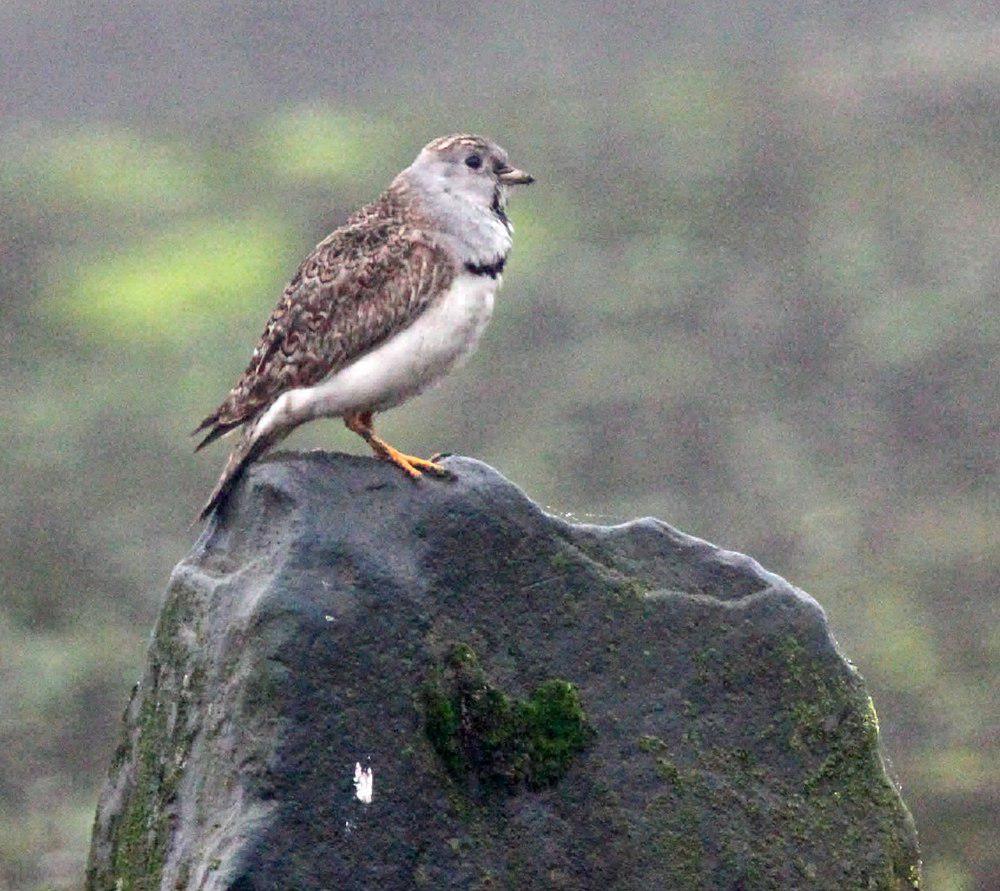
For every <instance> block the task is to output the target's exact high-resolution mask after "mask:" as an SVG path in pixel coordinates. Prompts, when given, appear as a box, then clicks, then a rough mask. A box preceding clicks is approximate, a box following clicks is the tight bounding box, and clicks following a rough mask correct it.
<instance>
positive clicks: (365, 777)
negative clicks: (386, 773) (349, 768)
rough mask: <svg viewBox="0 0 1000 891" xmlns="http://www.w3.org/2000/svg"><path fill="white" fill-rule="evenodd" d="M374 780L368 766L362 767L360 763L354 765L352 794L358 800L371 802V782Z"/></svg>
mask: <svg viewBox="0 0 1000 891" xmlns="http://www.w3.org/2000/svg"><path fill="white" fill-rule="evenodd" d="M374 780H375V778H374V777H373V776H372V769H371V768H370V767H362V766H361V764H360V763H358V764H355V765H354V794H355V795H356V796H357V798H358V801H361V802H363V803H364V804H371V803H372V783H373V782H374Z"/></svg>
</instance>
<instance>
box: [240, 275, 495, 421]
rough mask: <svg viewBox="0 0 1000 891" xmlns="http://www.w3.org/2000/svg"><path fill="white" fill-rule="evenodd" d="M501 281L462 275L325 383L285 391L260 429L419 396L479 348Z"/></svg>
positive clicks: (375, 408) (378, 408) (381, 406)
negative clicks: (411, 318)
mask: <svg viewBox="0 0 1000 891" xmlns="http://www.w3.org/2000/svg"><path fill="white" fill-rule="evenodd" d="M499 285H500V279H499V278H497V279H491V278H489V277H488V276H481V275H468V274H462V275H460V276H458V277H457V278H456V279H455V281H454V282H452V284H451V286H450V287H449V289H448V290H447V292H445V294H443V295H442V296H441V297H440V298H439V299H438V300H436V301H435V302H434V303H433V304H432V305H431V306H429V307H428V308H427V309H425V310H424V312H423V313H421V314H420V316H418V317H417V319H416V320H415V321H414V322H413V323H412V324H411V325H410V326H409V327H407V328H404V329H403V330H402V331H400V332H399V333H398V334H396V335H395V336H393V337H391V338H390V339H389V340H387V341H386V342H385V343H383V344H381V345H380V346H378V347H376V348H375V349H374V350H372V351H371V352H369V353H366V354H365V355H363V356H361V357H360V358H359V359H356V360H355V361H354V362H352V363H351V364H350V365H348V366H346V367H345V368H342V369H341V370H340V371H338V372H337V373H336V374H334V375H333V376H332V377H329V378H327V379H326V380H325V381H323V382H322V383H320V384H317V385H316V386H314V387H305V388H302V389H298V390H292V391H291V392H289V393H286V394H284V395H283V396H282V397H281V398H280V399H278V400H277V401H276V402H275V404H274V405H273V406H271V408H270V409H269V410H268V411H267V413H266V415H265V416H264V417H263V418H262V419H261V421H260V423H259V424H258V430H261V431H263V430H266V429H269V427H270V426H271V425H272V424H274V423H278V424H280V425H282V426H284V425H285V424H287V423H289V422H291V423H292V424H297V423H301V422H302V421H305V420H309V419H311V418H318V417H341V416H343V415H344V414H347V413H348V412H352V411H375V412H377V411H384V410H385V409H387V408H392V407H393V406H395V405H399V404H400V403H402V402H404V401H406V400H407V399H409V398H410V397H412V396H415V395H416V394H417V393H419V392H420V391H421V390H424V389H426V388H427V387H429V386H431V385H432V384H434V383H436V382H437V381H438V380H440V379H441V378H442V377H443V376H444V375H445V374H447V373H448V372H449V371H450V370H451V369H452V368H454V367H455V366H456V365H457V364H458V363H459V362H461V361H462V360H463V359H464V358H465V357H466V356H468V354H469V353H470V352H471V351H472V350H473V349H475V347H476V344H477V343H478V342H479V338H480V337H481V336H482V333H483V331H484V329H485V328H486V324H487V322H489V320H490V316H491V315H492V314H493V296H494V294H495V293H496V290H497V288H498V287H499Z"/></svg>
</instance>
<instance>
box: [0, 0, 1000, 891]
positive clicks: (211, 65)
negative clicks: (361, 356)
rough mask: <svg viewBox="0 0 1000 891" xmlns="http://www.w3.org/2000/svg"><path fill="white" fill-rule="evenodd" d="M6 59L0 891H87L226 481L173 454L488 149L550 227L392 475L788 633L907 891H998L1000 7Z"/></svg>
mask: <svg viewBox="0 0 1000 891" xmlns="http://www.w3.org/2000/svg"><path fill="white" fill-rule="evenodd" d="M0 35H2V36H0V78H2V82H0V86H2V88H3V89H2V91H0V114H2V115H3V119H2V122H0V208H2V217H0V321H2V325H0V337H2V349H0V437H2V446H3V460H2V465H0V466H2V480H0V483H2V484H0V519H2V523H3V527H2V528H3V530H4V535H3V537H2V541H0V563H2V577H0V584H2V589H0V889H41V888H58V889H63V888H73V887H76V886H77V884H78V882H79V879H80V876H81V871H82V863H83V859H84V857H85V854H86V847H87V840H88V833H89V828H90V823H91V820H92V817H93V811H94V807H95V803H96V796H97V791H98V789H99V787H100V784H101V783H102V781H103V778H104V775H105V771H106V769H107V765H108V762H109V757H110V754H111V748H112V745H113V741H114V739H115V737H116V734H117V732H118V722H119V718H120V714H121V711H122V708H123V707H124V704H125V701H126V698H127V695H128V691H129V689H130V687H131V685H132V684H133V683H134V682H135V681H136V680H137V678H138V676H139V673H140V667H141V665H142V662H143V658H144V649H145V646H146V641H147V636H148V633H149V630H150V628H151V626H152V622H153V620H154V618H155V615H156V611H157V606H158V603H159V600H160V597H161V592H162V591H163V588H164V585H165V582H166V579H167V576H168V573H169V571H170V568H171V566H172V565H173V564H174V563H175V562H176V561H177V560H179V559H180V558H181V557H183V555H184V554H185V552H186V550H187V548H188V547H189V546H190V544H191V542H192V540H193V537H194V534H193V533H191V532H189V531H188V523H189V521H190V519H191V517H192V516H193V515H194V513H195V511H196V509H197V508H198V507H199V506H200V504H201V502H202V501H203V499H204V496H205V495H206V493H207V491H208V490H209V488H210V487H211V484H212V483H213V482H214V480H215V477H216V475H217V473H218V471H219V470H220V467H221V465H222V463H223V460H224V450H223V449H218V448H217V449H215V450H213V451H210V452H208V453H207V454H199V455H198V456H197V457H195V456H193V455H192V454H191V445H192V442H191V440H189V438H188V436H187V434H188V431H189V430H190V429H191V428H192V427H194V425H195V423H196V422H197V421H198V420H200V418H202V417H203V416H204V415H205V414H206V413H207V411H208V410H209V409H211V408H213V407H214V406H215V405H216V403H217V402H218V401H219V400H220V398H221V397H222V395H223V394H224V393H225V392H226V391H227V390H228V388H229V386H230V385H231V384H232V383H233V381H234V379H235V377H236V375H237V374H238V373H239V372H240V371H241V370H242V368H243V366H244V364H245V362H246V360H247V359H248V356H249V353H250V350H251V349H252V347H253V345H254V343H255V341H256V337H257V336H258V334H259V332H260V329H261V328H262V326H263V322H264V320H265V318H266V316H267V314H268V313H269V311H270V309H271V308H272V306H273V304H274V302H275V301H276V299H277V296H278V294H279V292H280V289H281V287H282V286H283V284H284V282H285V281H286V280H287V278H288V277H289V276H290V275H291V273H292V272H293V271H294V269H295V267H296V265H297V263H298V261H299V259H300V258H301V257H302V256H303V255H304V254H305V253H306V252H307V251H308V250H309V249H310V248H311V247H312V246H313V244H314V243H315V242H316V241H318V240H319V239H320V238H321V237H322V236H323V235H324V234H325V233H326V232H328V231H329V230H330V229H331V228H333V227H334V226H335V225H337V224H339V223H340V222H342V221H343V219H344V218H345V217H346V216H347V215H348V213H350V212H351V211H352V210H353V209H354V208H355V207H356V206H357V205H358V204H360V203H362V202H363V201H366V200H369V199H370V198H372V197H374V196H375V195H376V194H377V193H378V191H379V190H380V189H381V188H382V187H383V186H384V185H385V184H387V182H388V180H389V179H390V178H391V176H392V175H393V174H394V173H395V172H396V171H397V170H399V169H400V168H401V167H403V166H405V164H407V163H408V162H409V161H410V160H411V159H412V157H413V156H414V155H415V154H416V152H417V150H418V149H419V148H420V147H421V146H422V145H423V144H424V143H425V142H427V141H428V140H429V139H431V138H432V137H434V136H437V135H441V134H444V133H448V132H452V131H456V130H470V129H471V130H476V131H482V132H484V133H486V134H488V135H491V136H494V137H495V138H497V139H498V140H499V141H500V142H501V143H502V144H504V145H505V146H506V147H507V148H508V149H509V151H510V153H511V157H512V160H513V161H514V162H515V163H517V164H519V165H521V166H524V167H525V168H527V169H528V170H530V171H531V172H533V173H534V174H535V175H536V176H537V178H538V183H537V185H535V186H533V187H532V188H531V189H528V190H521V191H518V192H517V193H516V194H515V196H514V199H513V202H512V206H511V216H512V218H513V220H514V223H515V226H516V229H517V235H516V239H515V253H514V255H513V257H512V259H511V263H510V266H509V274H508V275H507V277H506V278H507V281H506V284H505V288H504V290H503V292H502V294H501V299H500V300H499V302H498V307H497V312H496V314H495V317H494V321H493V324H492V326H491V327H490V329H489V331H488V333H487V335H486V337H485V339H484V342H483V344H482V347H481V349H480V351H479V353H478V354H477V356H476V357H475V358H474V359H473V360H472V361H471V362H470V363H469V364H468V365H467V366H466V367H465V368H463V369H462V370H461V371H460V372H458V373H456V374H454V375H453V376H451V378H449V380H448V381H447V382H446V383H445V384H444V385H443V386H442V387H440V388H439V389H437V390H435V391H433V392H431V393H429V394H427V395H425V396H423V397H422V398H421V399H420V400H419V401H418V402H416V403H411V404H409V405H407V406H405V407H403V408H401V409H399V410H397V411H395V412H393V413H391V414H389V415H386V416H385V417H384V419H383V420H382V424H381V429H382V431H383V432H384V434H385V435H386V436H387V438H388V439H389V440H390V441H392V442H394V443H397V444H399V445H401V446H405V447H406V448H407V449H408V450H412V451H414V452H415V453H417V454H421V453H431V452H434V451H437V450H447V451H454V452H461V453H465V454H470V455H474V456H477V457H479V458H482V459H483V460H485V461H488V462H490V463H491V464H493V465H495V466H496V467H498V468H499V469H500V470H502V471H503V472H504V473H505V474H507V475H508V476H509V477H511V478H512V479H513V480H515V481H516V482H518V483H519V484H520V485H522V486H523V487H524V488H525V489H526V490H527V492H528V493H529V494H530V495H532V496H533V497H534V498H536V499H537V500H539V501H540V502H541V503H542V504H544V505H546V506H548V507H550V508H551V509H552V510H555V511H558V512H561V513H565V514H570V515H572V516H573V517H575V518H579V519H582V520H587V521H593V522H611V521H615V520H618V519H622V518H628V517H631V516H635V515H641V514H654V515H656V516H659V517H661V518H663V519H665V520H667V521H668V522H670V523H672V524H674V525H677V526H679V527H680V528H682V529H684V530H686V531H688V532H691V533H693V534H696V535H699V536H702V537H704V538H708V539H710V540H712V541H715V542H717V543H719V544H722V545H725V546H727V547H731V548H735V549H738V550H742V551H746V552H748V553H750V554H752V555H753V556H755V557H756V558H758V559H759V560H760V561H761V562H762V563H764V564H765V565H766V566H767V567H768V568H770V569H772V570H774V571H776V572H779V573H781V574H783V575H785V576H786V577H788V578H789V579H790V580H791V581H793V582H794V583H795V584H798V585H800V586H801V587H804V588H806V589H807V590H809V591H810V592H811V593H812V594H813V595H815V596H816V597H817V598H818V599H819V600H820V602H821V603H822V604H823V605H824V606H825V607H826V609H827V611H828V613H829V616H830V620H831V623H832V626H833V628H834V631H835V633H836V635H837V637H838V639H839V641H840V643H841V645H842V646H843V648H844V650H845V652H846V653H847V654H848V655H849V656H850V657H851V658H852V659H853V660H854V661H855V662H856V663H857V664H858V666H859V667H860V669H861V671H862V672H863V674H864V675H865V677H866V678H867V680H868V682H869V684H870V686H871V689H872V692H873V694H874V697H875V702H876V704H877V706H878V711H879V715H880V717H881V723H882V729H883V739H884V744H885V747H886V749H887V751H888V753H889V755H890V756H891V758H892V761H893V763H894V768H895V771H896V773H897V774H898V776H899V778H900V780H901V782H902V786H903V794H904V796H905V798H906V800H907V802H908V803H909V805H910V807H911V809H912V810H913V812H914V816H915V818H916V821H917V826H918V829H919V831H920V837H921V844H922V848H923V852H924V856H925V862H926V882H927V887H928V888H931V889H932V891H966V889H976V888H983V889H985V888H988V887H989V888H993V887H996V886H995V885H994V884H993V882H995V881H996V877H997V875H998V874H1000V855H998V849H1000V846H998V841H997V836H996V827H997V823H998V811H997V803H998V797H997V794H998V775H997V764H998V759H997V739H998V737H1000V728H998V726H997V700H996V684H997V672H996V665H997V659H998V652H1000V634H998V630H997V629H998V627H1000V625H998V622H997V587H998V586H997V575H996V571H997V556H998V552H997V537H996V530H997V526H996V520H997V512H996V500H995V499H996V489H995V485H996V477H995V469H996V468H995V460H996V438H995V437H996V428H997V408H998V403H1000V399H998V396H1000V393H998V387H997V378H998V374H997V365H996V353H997V346H998V334H1000V332H998V324H997V307H998V297H1000V294H998V278H1000V276H998V273H1000V253H998V250H997V247H998V239H997V236H998V224H997V207H998V201H1000V177H998V171H1000V163H998V162H1000V98H998V97H1000V54H998V50H997V47H998V46H1000V18H998V17H997V16H996V15H995V13H993V12H991V11H990V8H989V5H988V4H981V5H979V4H949V3H943V4H942V3H935V4H931V3H926V4H920V3H906V4H903V3H880V4H856V3H846V2H842V3H828V4H823V5H820V4H815V3H804V2H803V3H799V2H788V3H763V4H755V5H754V6H753V8H752V9H748V8H746V6H745V5H744V4H740V3H737V2H718V3H708V4H705V3H702V4H693V3H691V4H688V3H678V2H673V3H636V4H631V5H629V6H628V7H627V8H621V7H617V6H611V5H608V6H604V5H603V4H598V3H593V4H578V3H577V4H574V3H565V2H559V0H546V2H542V3H537V4H530V5H528V4H525V5H523V6H521V5H518V4H469V3H465V4H456V3H439V4H421V3H416V2H412V0H410V2H402V3H398V4H394V5H393V6H391V7H387V6H371V7H364V6H358V5H356V4H340V3H320V2H305V3H277V2H261V3H254V4H233V3H228V4H227V3H220V2H208V0H206V2H201V3H188V2H180V3H177V4H154V3H152V2H147V0H140V2H133V3H128V4H125V3H114V2H87V3H82V2H54V0H53V2H46V0H36V2H29V3H17V2H14V3H5V4H3V5H2V6H0ZM991 434H992V436H993V437H994V439H993V441H992V442H991V441H990V436H991ZM289 445H290V446H291V447H312V446H324V447H327V448H334V449H349V450H352V451H363V446H362V444H361V443H360V441H359V440H358V439H357V437H353V436H351V435H350V434H348V433H347V432H346V431H345V430H344V429H343V427H342V426H341V425H339V424H337V423H332V422H323V423H318V424H314V425H312V426H310V427H309V428H308V429H307V430H306V431H304V432H300V433H298V434H296V435H295V436H294V437H293V438H292V439H291V440H290V441H289Z"/></svg>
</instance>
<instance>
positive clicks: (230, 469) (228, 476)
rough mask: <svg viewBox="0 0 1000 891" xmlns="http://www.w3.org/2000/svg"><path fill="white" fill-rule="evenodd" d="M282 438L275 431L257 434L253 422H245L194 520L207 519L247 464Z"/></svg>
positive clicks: (224, 497) (226, 495) (230, 489)
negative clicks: (222, 468)
mask: <svg viewBox="0 0 1000 891" xmlns="http://www.w3.org/2000/svg"><path fill="white" fill-rule="evenodd" d="M282 438H283V437H282V435H280V434H279V433H278V432H277V431H276V432H272V433H266V434H263V435H261V434H258V433H257V431H256V425H255V424H252V423H251V424H247V426H246V427H244V428H243V435H242V436H241V437H240V441H239V442H238V443H237V444H236V447H235V448H234V449H233V450H232V451H231V452H230V453H229V460H228V461H227V462H226V467H225V469H224V470H223V471H222V476H220V477H219V481H218V482H217V483H216V484H215V488H214V489H213V490H212V494H211V495H210V496H209V498H208V501H207V502H205V506H204V507H203V508H202V509H201V513H199V514H198V518H197V520H195V522H198V520H205V519H207V518H208V517H209V515H210V514H211V513H212V511H214V510H215V509H216V508H217V507H218V506H219V505H220V504H222V503H223V502H224V501H225V500H226V499H227V498H228V497H229V493H230V492H231V491H232V490H233V486H235V485H236V483H237V482H239V479H240V477H241V476H242V475H243V471H244V470H246V467H247V465H248V464H250V463H251V462H252V461H255V460H256V459H257V458H259V457H260V456H261V455H263V454H264V452H266V451H267V450H268V449H270V448H271V447H272V446H274V445H275V444H276V443H277V442H278V441H279V440H281V439H282Z"/></svg>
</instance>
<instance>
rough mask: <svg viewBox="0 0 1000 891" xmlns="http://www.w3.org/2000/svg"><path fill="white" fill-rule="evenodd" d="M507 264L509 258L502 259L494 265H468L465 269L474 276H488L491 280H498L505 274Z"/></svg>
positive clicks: (494, 262)
mask: <svg viewBox="0 0 1000 891" xmlns="http://www.w3.org/2000/svg"><path fill="white" fill-rule="evenodd" d="M506 263H507V258H506V257H501V258H500V259H499V260H494V261H493V262H492V263H466V264H465V268H466V269H467V270H468V271H469V272H471V273H472V274H473V275H488V276H489V277H490V278H496V277H497V276H498V275H500V273H501V272H503V268H504V266H505V265H506Z"/></svg>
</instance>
